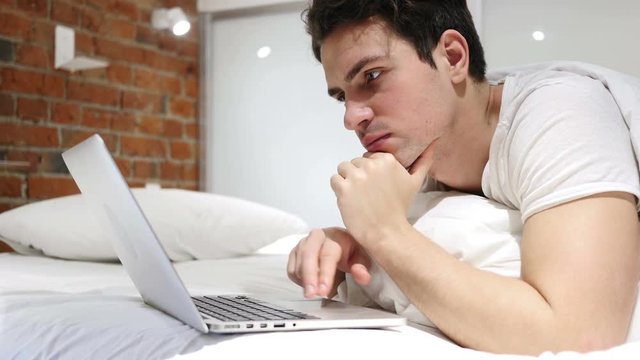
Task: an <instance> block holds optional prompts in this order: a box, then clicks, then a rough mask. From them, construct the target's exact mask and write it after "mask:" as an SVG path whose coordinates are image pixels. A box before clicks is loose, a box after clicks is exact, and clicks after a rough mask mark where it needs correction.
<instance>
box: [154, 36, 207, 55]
mask: <svg viewBox="0 0 640 360" xmlns="http://www.w3.org/2000/svg"><path fill="white" fill-rule="evenodd" d="M157 44H158V48H159V49H162V50H165V51H167V52H170V53H173V54H174V55H181V56H186V57H188V58H191V59H193V60H195V59H196V58H197V57H198V54H199V46H198V43H197V42H196V41H193V40H189V39H185V38H184V37H177V36H175V35H173V34H172V33H171V32H163V33H161V34H160V35H158V37H157Z"/></svg>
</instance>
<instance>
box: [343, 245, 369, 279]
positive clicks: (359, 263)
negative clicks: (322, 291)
mask: <svg viewBox="0 0 640 360" xmlns="http://www.w3.org/2000/svg"><path fill="white" fill-rule="evenodd" d="M370 266H371V258H370V257H369V255H368V254H367V253H366V252H365V251H364V250H363V249H362V248H359V249H357V250H356V251H355V252H354V253H353V255H352V256H351V258H350V259H349V269H348V271H349V272H350V273H351V276H353V279H354V280H355V281H356V283H358V284H360V285H367V284H369V282H370V281H371V274H369V267H370Z"/></svg>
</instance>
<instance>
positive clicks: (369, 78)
mask: <svg viewBox="0 0 640 360" xmlns="http://www.w3.org/2000/svg"><path fill="white" fill-rule="evenodd" d="M381 73H382V72H381V71H380V70H373V71H369V72H367V73H365V74H364V78H365V81H366V82H367V83H370V82H372V81H373V80H375V79H377V78H378V77H379V76H380V74H381Z"/></svg>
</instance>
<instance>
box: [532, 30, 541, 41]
mask: <svg viewBox="0 0 640 360" xmlns="http://www.w3.org/2000/svg"><path fill="white" fill-rule="evenodd" d="M531 36H533V40H535V41H542V40H544V33H543V32H542V31H534V32H533V34H531Z"/></svg>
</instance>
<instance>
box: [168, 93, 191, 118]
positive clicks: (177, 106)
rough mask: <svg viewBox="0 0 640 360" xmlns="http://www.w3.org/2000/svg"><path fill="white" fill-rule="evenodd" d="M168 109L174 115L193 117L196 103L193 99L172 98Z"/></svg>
mask: <svg viewBox="0 0 640 360" xmlns="http://www.w3.org/2000/svg"><path fill="white" fill-rule="evenodd" d="M169 110H170V111H171V113H172V114H174V115H178V116H181V117H184V118H193V117H194V115H195V112H196V103H195V101H193V100H189V99H185V98H173V99H171V101H170V104H169Z"/></svg>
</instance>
